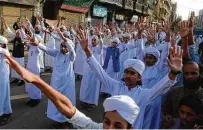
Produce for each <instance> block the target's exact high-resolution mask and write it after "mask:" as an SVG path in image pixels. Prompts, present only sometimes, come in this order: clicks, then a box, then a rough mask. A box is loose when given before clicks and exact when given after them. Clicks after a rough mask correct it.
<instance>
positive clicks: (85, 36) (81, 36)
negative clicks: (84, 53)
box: [76, 29, 88, 50]
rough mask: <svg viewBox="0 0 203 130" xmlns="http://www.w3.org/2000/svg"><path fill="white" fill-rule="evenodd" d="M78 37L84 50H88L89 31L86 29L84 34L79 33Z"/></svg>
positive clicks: (80, 31)
mask: <svg viewBox="0 0 203 130" xmlns="http://www.w3.org/2000/svg"><path fill="white" fill-rule="evenodd" d="M76 37H77V38H78V40H79V41H80V45H81V47H82V48H83V50H86V49H87V48H88V34H87V29H84V32H83V31H82V30H78V31H77V35H76Z"/></svg>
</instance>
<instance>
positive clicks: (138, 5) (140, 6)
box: [135, 2, 142, 13]
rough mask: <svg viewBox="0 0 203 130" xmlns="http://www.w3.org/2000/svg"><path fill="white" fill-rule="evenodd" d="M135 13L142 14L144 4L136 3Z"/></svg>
mask: <svg viewBox="0 0 203 130" xmlns="http://www.w3.org/2000/svg"><path fill="white" fill-rule="evenodd" d="M135 11H137V12H139V13H142V4H140V3H139V2H136V5H135Z"/></svg>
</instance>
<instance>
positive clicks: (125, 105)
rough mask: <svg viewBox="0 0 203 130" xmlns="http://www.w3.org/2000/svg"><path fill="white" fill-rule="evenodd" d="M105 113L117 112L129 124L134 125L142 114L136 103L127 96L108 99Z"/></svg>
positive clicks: (105, 102) (105, 103)
mask: <svg viewBox="0 0 203 130" xmlns="http://www.w3.org/2000/svg"><path fill="white" fill-rule="evenodd" d="M103 105H104V111H105V112H112V111H117V112H118V113H119V115H120V116H122V117H123V118H124V119H125V120H126V121H127V122H128V123H130V124H133V123H134V122H135V120H136V118H137V116H138V114H139V112H140V109H139V107H138V106H137V104H136V103H135V101H134V100H133V99H132V98H131V97H129V96H126V95H118V96H112V97H110V98H107V99H106V100H105V101H104V103H103Z"/></svg>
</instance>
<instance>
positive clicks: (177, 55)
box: [81, 36, 182, 129]
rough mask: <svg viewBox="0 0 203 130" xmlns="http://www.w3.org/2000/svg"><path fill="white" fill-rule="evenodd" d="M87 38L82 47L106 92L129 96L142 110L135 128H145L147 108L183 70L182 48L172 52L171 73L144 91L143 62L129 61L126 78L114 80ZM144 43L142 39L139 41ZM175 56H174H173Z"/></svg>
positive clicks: (125, 73) (82, 40)
mask: <svg viewBox="0 0 203 130" xmlns="http://www.w3.org/2000/svg"><path fill="white" fill-rule="evenodd" d="M86 39H87V38H86V37H85V36H83V38H81V46H82V47H83V49H84V51H85V53H86V56H87V57H88V58H87V62H88V64H89V65H90V66H91V68H92V69H93V70H94V72H95V73H96V75H97V77H98V78H99V80H100V81H101V82H102V84H103V85H104V87H103V89H104V90H105V92H107V93H109V94H111V95H128V96H130V97H132V98H133V99H134V100H135V101H136V102H137V103H138V106H139V107H140V109H141V110H142V111H141V112H140V114H139V115H138V119H137V121H135V122H134V124H133V126H134V128H135V129H141V128H143V121H144V120H143V119H144V112H145V107H146V106H147V105H148V104H149V103H150V102H151V101H153V100H154V99H156V98H157V97H159V96H160V95H163V94H165V93H166V92H167V91H168V90H169V89H170V87H171V86H173V85H174V84H175V82H176V81H175V79H176V77H177V72H180V71H181V70H182V50H181V48H180V47H177V48H175V49H176V50H171V51H170V60H169V61H168V63H169V66H170V69H171V72H170V73H169V74H167V75H166V76H164V77H163V79H161V80H160V81H159V82H158V83H157V84H156V85H155V86H154V87H152V88H151V89H143V88H142V87H141V78H142V73H143V71H144V69H145V65H144V63H143V62H142V61H140V60H137V59H129V60H126V61H125V63H124V77H123V80H124V82H123V81H117V80H115V79H112V78H111V77H109V76H108V75H107V73H106V72H105V71H104V70H103V68H102V67H101V65H100V64H99V63H98V62H97V61H96V60H95V58H94V56H93V55H92V52H91V50H90V48H89V47H88V45H87V40H86ZM138 40H139V42H142V40H141V39H138ZM173 54H174V55H173Z"/></svg>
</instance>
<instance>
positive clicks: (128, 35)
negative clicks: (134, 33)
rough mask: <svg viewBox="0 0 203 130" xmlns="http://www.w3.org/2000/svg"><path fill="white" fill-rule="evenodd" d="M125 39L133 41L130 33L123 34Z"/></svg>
mask: <svg viewBox="0 0 203 130" xmlns="http://www.w3.org/2000/svg"><path fill="white" fill-rule="evenodd" d="M123 37H127V38H129V39H131V35H130V34H129V33H125V34H123Z"/></svg>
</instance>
